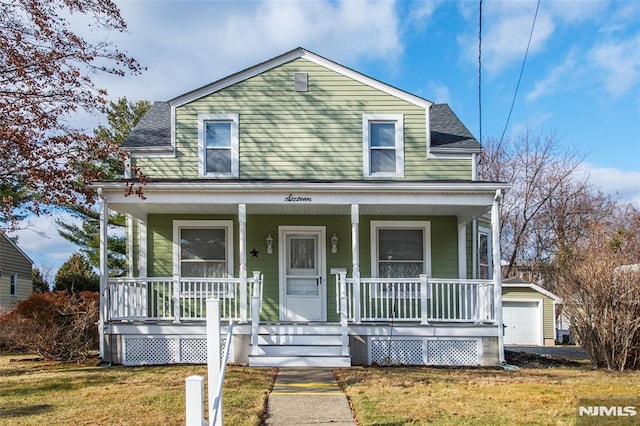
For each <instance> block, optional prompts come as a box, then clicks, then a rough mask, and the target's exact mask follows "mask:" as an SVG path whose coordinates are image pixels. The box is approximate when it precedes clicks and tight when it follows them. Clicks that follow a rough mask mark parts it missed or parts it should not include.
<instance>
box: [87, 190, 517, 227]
mask: <svg viewBox="0 0 640 426" xmlns="http://www.w3.org/2000/svg"><path fill="white" fill-rule="evenodd" d="M125 185H126V183H125V182H124V181H111V182H96V183H95V184H93V187H94V188H96V189H98V191H99V192H100V193H101V194H102V196H103V197H105V199H106V201H107V203H108V207H109V208H110V209H112V210H115V211H118V212H120V213H125V214H130V215H132V216H134V217H137V218H139V219H142V220H144V219H145V218H146V217H147V215H149V214H235V213H237V211H238V210H237V206H238V205H239V204H245V205H246V208H247V214H265V215H266V214H270V215H349V214H350V212H351V210H350V206H351V205H353V204H358V205H359V206H360V214H361V215H392V216H414V215H415V216H418V215H423V216H425V215H426V216H457V218H458V223H464V222H467V221H469V220H471V219H474V218H477V217H479V216H481V215H482V214H484V213H485V212H487V211H488V210H490V208H491V205H492V203H493V200H494V197H495V195H496V191H497V190H502V191H505V190H507V189H508V188H509V185H508V184H505V183H499V182H477V181H410V182H407V181H402V182H400V181H256V180H234V181H219V180H215V181H214V180H189V181H184V180H182V181H176V180H163V181H159V180H158V181H153V182H149V183H147V184H146V185H145V186H144V188H143V193H144V196H143V197H144V198H142V197H139V196H135V195H129V196H127V195H126V194H125Z"/></svg>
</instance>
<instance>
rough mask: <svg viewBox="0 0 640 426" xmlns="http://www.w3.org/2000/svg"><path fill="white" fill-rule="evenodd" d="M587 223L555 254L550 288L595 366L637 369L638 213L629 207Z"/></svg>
mask: <svg viewBox="0 0 640 426" xmlns="http://www.w3.org/2000/svg"><path fill="white" fill-rule="evenodd" d="M615 213H616V214H614V215H603V216H601V217H600V220H599V221H595V222H592V223H590V224H589V228H588V231H589V232H588V236H586V237H585V238H580V239H578V240H576V241H575V242H574V243H572V244H571V245H566V246H565V247H564V250H563V251H562V252H561V253H559V254H558V275H557V278H558V279H557V283H556V292H557V293H558V294H559V295H560V296H561V297H562V298H563V309H564V311H565V312H566V313H567V314H568V315H569V317H570V318H571V325H572V329H573V330H574V333H575V335H576V338H577V340H578V341H579V343H580V344H581V345H582V347H583V348H584V349H585V351H586V352H587V354H588V355H589V358H590V359H591V362H592V363H593V365H594V366H596V367H606V368H609V369H612V370H624V369H638V368H640V212H639V211H637V210H636V209H634V208H633V207H631V206H625V207H624V208H622V209H618V210H616V212H615Z"/></svg>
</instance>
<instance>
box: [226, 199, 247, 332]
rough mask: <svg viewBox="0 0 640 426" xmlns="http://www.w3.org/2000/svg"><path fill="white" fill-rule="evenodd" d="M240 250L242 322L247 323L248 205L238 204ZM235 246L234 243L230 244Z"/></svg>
mask: <svg viewBox="0 0 640 426" xmlns="http://www.w3.org/2000/svg"><path fill="white" fill-rule="evenodd" d="M238 233H239V234H240V235H239V236H238V238H239V242H238V250H239V252H240V253H239V254H240V321H242V322H246V321H247V305H248V304H247V205H246V204H238ZM229 243H230V244H233V241H231V242H229Z"/></svg>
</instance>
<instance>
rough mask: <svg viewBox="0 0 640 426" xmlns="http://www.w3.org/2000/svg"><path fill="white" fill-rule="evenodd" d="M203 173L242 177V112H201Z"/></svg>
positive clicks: (201, 173)
mask: <svg viewBox="0 0 640 426" xmlns="http://www.w3.org/2000/svg"><path fill="white" fill-rule="evenodd" d="M198 150H199V152H198V169H199V172H200V176H212V177H238V170H239V165H238V164H239V137H238V114H198Z"/></svg>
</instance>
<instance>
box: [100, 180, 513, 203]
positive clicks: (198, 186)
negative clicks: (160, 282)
mask: <svg viewBox="0 0 640 426" xmlns="http://www.w3.org/2000/svg"><path fill="white" fill-rule="evenodd" d="M90 187H91V188H104V189H114V190H115V192H114V193H113V194H110V195H117V194H119V193H120V192H121V190H122V189H123V188H124V187H125V185H124V184H123V183H121V182H94V183H93V184H91V185H90ZM510 187H511V185H509V184H505V183H494V182H410V181H402V182H400V181H389V182H348V181H336V182H327V183H316V182H294V183H292V182H264V181H247V182H219V181H207V182H202V181H201V182H197V181H196V182H194V181H188V180H185V181H181V182H153V181H152V182H148V183H147V184H146V185H145V188H144V190H145V194H146V193H148V192H151V191H154V190H171V189H175V190H177V191H180V192H184V191H185V189H188V190H189V191H207V190H216V191H220V190H233V191H245V192H246V191H249V192H264V191H265V190H272V191H290V190H292V189H293V190H296V191H298V192H299V191H314V192H344V191H354V192H355V191H370V192H389V191H392V192H398V191H400V192H402V191H419V192H432V193H456V192H460V193H467V192H473V193H478V192H484V193H487V194H489V193H491V198H492V199H493V197H494V196H495V192H496V190H507V189H509V188H510ZM128 198H131V199H134V200H136V202H139V201H138V198H136V197H128Z"/></svg>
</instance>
